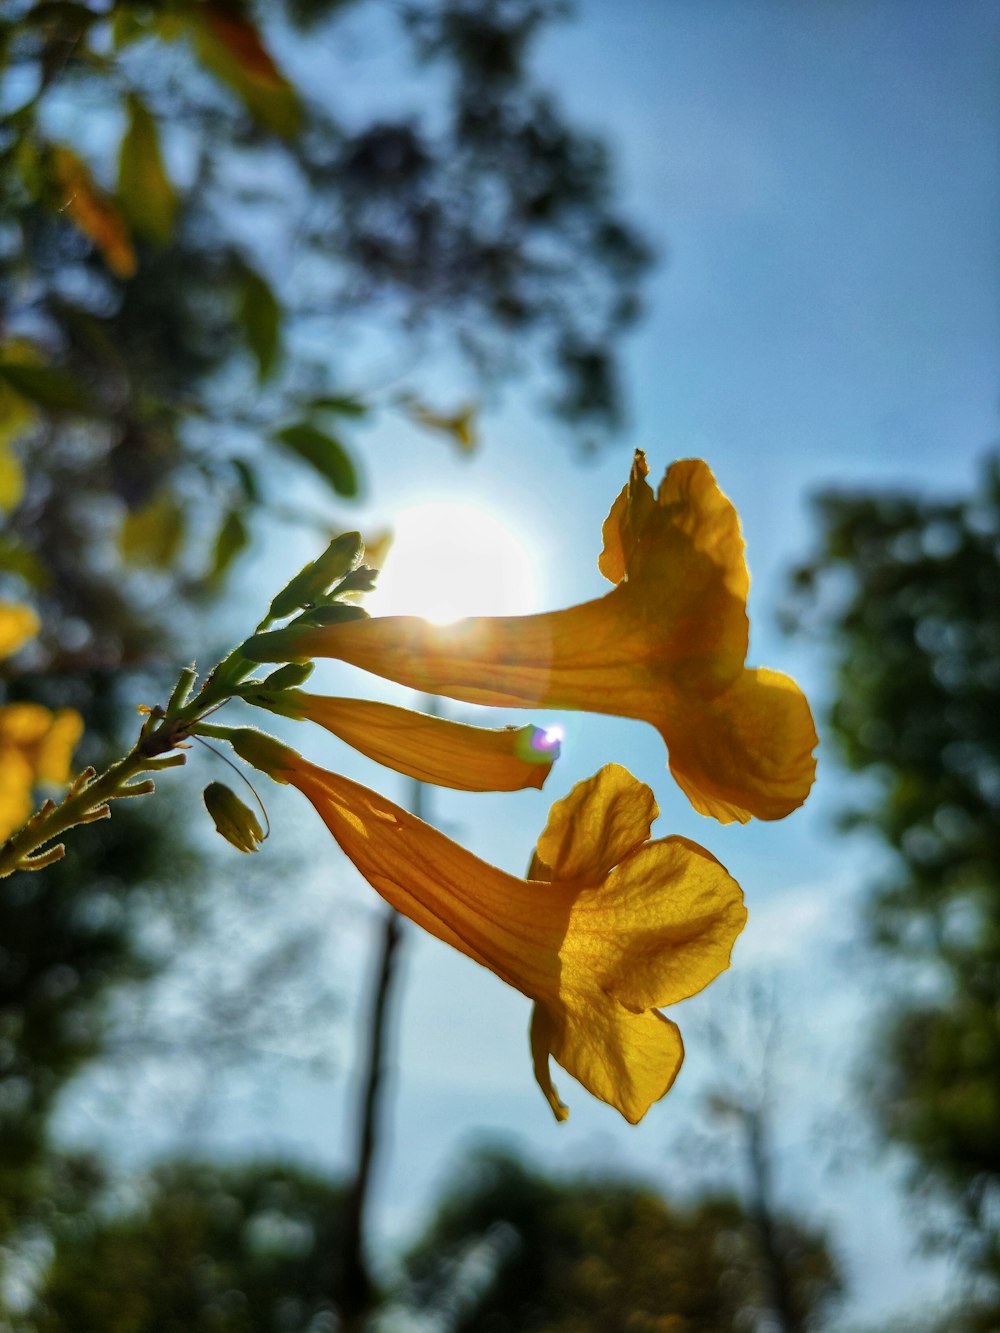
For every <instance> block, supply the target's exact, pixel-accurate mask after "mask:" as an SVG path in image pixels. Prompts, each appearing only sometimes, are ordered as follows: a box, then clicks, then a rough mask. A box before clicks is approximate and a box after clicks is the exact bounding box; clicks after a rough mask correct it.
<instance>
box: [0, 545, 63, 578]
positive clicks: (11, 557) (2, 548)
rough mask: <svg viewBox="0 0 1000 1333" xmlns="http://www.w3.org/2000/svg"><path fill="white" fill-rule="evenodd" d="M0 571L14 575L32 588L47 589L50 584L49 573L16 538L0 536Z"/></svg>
mask: <svg viewBox="0 0 1000 1333" xmlns="http://www.w3.org/2000/svg"><path fill="white" fill-rule="evenodd" d="M0 569H2V570H4V572H5V573H8V574H16V575H17V576H18V577H19V578H22V579H24V581H25V583H28V584H30V585H31V586H32V587H34V588H47V587H48V586H49V584H50V583H51V578H50V575H49V571H48V570H47V569H46V568H45V566H44V565H43V564H42V562H41V560H39V558H38V556H37V555H35V553H34V551H30V550H29V549H28V548H27V547H26V546H25V545H24V544H23V543H22V542H20V541H19V540H18V539H17V538H16V537H10V536H0Z"/></svg>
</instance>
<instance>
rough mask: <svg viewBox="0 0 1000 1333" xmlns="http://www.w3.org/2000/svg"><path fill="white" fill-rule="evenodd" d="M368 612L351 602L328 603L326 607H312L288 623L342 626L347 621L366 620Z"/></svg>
mask: <svg viewBox="0 0 1000 1333" xmlns="http://www.w3.org/2000/svg"><path fill="white" fill-rule="evenodd" d="M368 618H369V616H368V612H367V611H366V610H365V608H364V607H363V606H355V605H354V604H353V603H352V602H330V603H328V604H327V605H326V606H312V607H310V608H309V610H308V611H303V612H302V614H301V615H300V616H296V617H295V619H294V620H293V621H291V622H290V623H291V624H292V625H311V626H316V625H342V624H343V623H344V622H345V621H347V620H367V619H368Z"/></svg>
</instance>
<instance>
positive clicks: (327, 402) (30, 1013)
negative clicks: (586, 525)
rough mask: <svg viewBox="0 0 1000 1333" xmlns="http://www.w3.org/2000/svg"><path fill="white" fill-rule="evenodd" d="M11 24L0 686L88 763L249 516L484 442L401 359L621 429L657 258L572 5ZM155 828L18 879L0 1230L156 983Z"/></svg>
mask: <svg viewBox="0 0 1000 1333" xmlns="http://www.w3.org/2000/svg"><path fill="white" fill-rule="evenodd" d="M0 8H2V11H3V12H2V14H0V510H2V511H3V513H4V514H5V516H6V517H5V522H4V526H3V531H2V533H0V592H2V593H3V595H4V596H5V597H11V598H27V599H29V600H30V601H31V602H32V603H33V604H34V605H35V606H36V607H37V608H38V610H39V611H40V613H41V617H42V622H43V632H42V637H41V639H40V641H39V643H38V644H37V645H34V646H32V647H30V648H29V649H26V650H25V651H24V653H22V655H21V656H20V657H18V658H17V659H16V662H7V663H5V664H4V668H3V682H4V695H5V697H6V698H7V699H8V700H15V699H17V700H21V699H24V700H36V701H38V702H41V703H45V704H47V705H50V706H52V707H60V706H74V707H77V708H78V709H80V710H81V711H82V712H83V713H84V715H85V718H86V721H87V737H88V739H87V747H86V748H85V750H84V752H83V755H82V758H83V760H84V761H87V760H93V761H94V762H100V761H101V759H102V757H104V755H105V754H106V750H105V748H104V747H105V742H106V741H107V740H108V739H109V738H111V739H112V740H113V739H114V733H115V730H116V728H117V726H118V725H119V724H120V719H121V718H122V717H123V716H124V712H125V710H124V709H123V703H124V702H125V700H126V698H129V699H130V700H131V702H134V699H135V697H136V696H135V688H136V687H135V676H134V672H135V671H136V670H142V671H144V672H145V673H147V677H156V676H157V675H158V674H160V668H161V665H162V666H163V667H165V668H166V671H173V670H175V669H176V665H177V662H178V659H179V658H181V656H182V654H183V655H185V656H186V655H188V654H190V652H191V651H192V648H193V640H194V638H195V633H194V625H195V623H198V624H200V629H199V630H198V639H199V643H198V649H199V655H200V656H201V657H203V658H204V656H206V655H207V653H206V649H207V648H210V647H211V645H210V644H209V645H206V643H205V642H204V635H205V632H206V621H205V619H204V618H202V619H201V621H200V622H196V617H197V616H198V615H199V614H200V613H201V612H203V611H204V609H205V607H206V605H207V604H208V603H209V602H210V600H211V599H216V601H215V605H218V601H217V599H218V596H219V594H220V593H221V591H222V590H223V588H224V585H225V579H226V576H227V574H228V573H229V571H230V570H231V568H232V566H233V563H234V561H235V560H236V559H237V558H238V557H239V556H240V555H241V553H243V552H245V551H246V550H247V549H248V548H249V546H250V545H251V544H252V541H253V538H254V535H255V533H257V532H258V531H259V530H260V527H261V523H262V521H263V520H264V519H265V518H266V519H267V520H268V521H270V522H272V523H274V522H281V521H287V520H289V519H291V520H293V521H294V522H296V523H298V524H301V523H303V522H307V523H312V524H314V525H315V526H316V527H317V528H318V529H321V530H322V531H323V532H324V533H326V532H328V531H329V529H331V528H333V529H338V528H339V527H341V526H343V524H341V523H339V522H338V521H337V520H336V518H335V516H334V514H333V508H332V506H336V505H339V504H340V503H341V502H349V501H350V500H352V499H353V498H354V497H355V496H356V495H357V494H358V492H359V489H360V487H361V485H362V479H361V468H360V465H359V462H358V458H357V453H356V450H355V448H354V446H353V444H352V438H351V437H352V433H353V432H354V431H355V430H356V429H357V428H358V425H359V423H361V422H363V420H364V419H365V417H366V416H368V415H370V414H371V413H372V412H373V411H375V410H376V409H377V410H383V411H389V412H396V413H399V414H401V415H402V417H403V418H405V419H407V420H408V421H410V422H412V423H414V425H415V426H416V427H418V428H423V429H426V430H430V431H435V432H437V433H439V434H443V435H444V436H446V437H447V438H448V439H449V440H451V441H452V442H453V444H454V445H455V447H457V448H459V449H460V450H463V451H468V450H469V449H470V447H471V446H472V444H473V442H474V436H475V422H474V413H473V411H472V409H471V408H469V407H468V405H467V404H466V403H465V402H462V401H456V402H449V403H447V404H443V405H442V404H429V403H427V402H426V401H425V400H424V395H423V394H421V392H420V385H419V382H416V383H415V382H414V379H413V371H414V368H415V367H416V369H417V374H419V365H420V356H421V353H422V352H424V351H435V350H436V351H441V350H442V349H443V350H444V351H445V352H446V354H447V355H448V356H449V364H450V365H452V367H453V368H455V369H456V374H457V368H458V367H460V366H463V365H464V366H465V367H467V368H468V369H469V371H470V375H469V377H468V378H469V381H470V384H471V385H473V386H474V385H475V384H477V383H478V384H480V385H489V384H495V383H498V382H499V381H500V380H502V379H503V378H505V377H507V376H509V375H516V374H520V375H523V376H527V377H529V378H532V379H534V380H535V381H536V382H540V387H541V388H542V390H543V392H544V393H545V394H546V395H547V402H548V406H549V407H550V408H551V409H552V410H554V411H555V412H557V413H558V414H561V415H562V416H564V417H565V418H566V419H567V420H568V421H569V422H570V423H572V424H573V426H574V427H575V428H578V429H579V430H581V431H583V430H586V431H589V430H591V429H596V430H601V429H607V428H608V427H610V426H611V425H612V424H613V423H614V421H615V419H616V415H617V411H618V406H619V404H618V397H617V386H616V375H615V357H616V344H617V339H618V336H619V335H620V333H621V332H622V331H623V330H624V329H625V328H626V327H627V326H628V324H629V323H630V322H631V320H632V319H633V317H634V316H635V314H636V311H637V309H638V292H639V287H640V283H641V279H642V276H643V274H644V272H645V269H646V267H647V264H648V255H647V252H646V249H645V247H644V245H643V244H642V243H641V241H640V240H639V238H638V237H637V235H636V233H635V231H634V230H633V229H632V228H631V227H630V226H629V225H628V224H627V223H626V222H624V221H623V220H622V219H621V218H620V217H619V215H618V212H617V209H616V207H615V203H614V196H613V192H612V188H611V177H610V163H609V159H608V156H607V154H606V152H605V150H604V148H603V147H602V145H601V144H600V143H598V142H597V141H596V140H594V139H592V138H591V137H590V136H588V135H586V134H583V133H580V132H579V131H578V130H577V129H575V128H574V127H573V126H571V125H570V124H568V123H567V122H566V121H565V119H564V118H563V116H562V115H561V114H560V111H559V109H558V107H557V106H556V104H555V102H554V100H553V98H552V97H551V95H550V94H549V93H548V92H547V91H546V90H545V89H544V88H542V87H540V86H539V85H538V84H537V82H536V80H535V78H534V76H533V74H532V71H531V65H530V51H531V45H532V42H533V41H534V40H535V38H536V37H537V35H538V34H539V33H540V32H541V31H542V30H543V29H544V28H545V26H546V25H548V24H549V23H550V22H551V21H552V20H554V19H555V18H556V17H557V16H558V15H559V14H560V13H561V12H562V9H563V6H562V5H561V4H560V3H558V0H412V2H408V3H404V4H402V5H400V6H398V7H396V8H395V9H392V10H391V11H387V10H386V9H385V7H383V6H380V5H378V4H376V3H374V0H277V2H276V3H272V4H266V5H265V4H258V5H256V6H254V5H253V4H251V3H249V0H102V2H101V3H97V2H96V0H11V2H10V3H8V4H5V5H3V6H2V7H0ZM350 24H354V25H355V28H354V31H355V33H357V32H359V31H361V30H362V25H366V24H367V25H371V31H372V32H375V33H376V34H380V35H379V36H378V37H377V40H379V41H383V42H389V41H391V42H392V43H393V44H394V47H395V59H396V63H397V64H398V66H399V74H400V78H401V79H402V78H403V76H404V75H405V74H406V72H407V66H408V65H410V66H412V69H413V70H418V71H419V88H418V91H417V93H416V94H414V96H413V98H412V99H411V100H410V101H409V102H408V101H407V98H406V97H405V96H404V95H403V91H402V85H401V86H396V85H395V84H394V85H393V86H392V87H387V88H386V89H385V95H384V96H381V95H377V94H376V93H375V92H374V86H375V82H377V81H373V80H372V79H371V78H370V77H369V74H368V71H367V70H366V69H365V67H364V65H363V62H362V61H360V60H359V62H358V64H357V68H356V70H354V71H353V72H352V71H351V66H350V59H349V58H348V57H342V58H341V59H340V60H338V61H337V70H338V77H337V78H336V79H331V78H330V77H329V71H328V68H327V66H328V64H329V62H328V60H327V56H326V52H328V51H329V52H337V49H338V46H339V44H340V43H341V38H342V34H343V33H344V32H345V25H350ZM364 30H365V31H367V30H368V29H367V28H366V29H364ZM400 38H402V40H403V43H404V45H403V46H402V47H400V45H399V42H400ZM350 41H351V38H350V35H349V34H348V44H350ZM355 45H356V43H355ZM279 51H280V53H281V54H280V61H279V58H278V56H277V55H276V54H275V53H277V52H279ZM345 70H347V71H348V75H347V77H344V71H345ZM431 72H436V74H435V77H433V78H429V77H428V74H429V73H431ZM359 108H361V109H359ZM373 331H374V333H375V335H377V340H378V347H379V354H378V356H379V359H380V361H381V362H382V364H384V363H385V362H386V361H387V360H388V361H390V363H391V365H392V382H391V383H386V384H384V385H383V386H382V387H381V388H379V387H376V388H375V389H371V388H368V389H366V390H365V391H364V392H357V391H353V392H352V390H357V387H358V382H359V380H360V379H361V378H362V377H363V378H364V379H365V381H366V383H368V384H371V383H372V382H373V381H377V379H378V377H379V375H380V374H381V375H382V376H383V377H384V372H373V370H372V363H371V361H370V360H365V359H362V358H360V357H359V356H356V355H354V354H353V351H352V349H353V348H354V347H356V346H357V345H358V344H359V343H362V344H366V342H367V341H370V340H371V337H372V334H373ZM400 366H402V367H404V368H405V369H406V370H407V372H408V373H406V374H404V373H402V372H401V371H400ZM539 367H542V368H543V370H542V371H541V373H539V370H538V368H539ZM467 392H471V389H468V388H463V390H462V393H463V395H464V394H466V393H467ZM296 470H298V475H299V478H300V479H308V478H310V477H311V478H312V479H314V480H315V481H316V483H317V495H318V503H316V504H315V505H313V506H312V507H311V509H309V510H308V511H307V509H306V506H304V505H303V504H296V505H294V506H292V505H290V504H289V503H288V502H287V499H286V496H287V493H288V490H289V483H290V482H293V481H294V478H295V473H296ZM295 491H296V494H298V495H302V494H303V487H302V486H297V487H295ZM130 673H132V674H131V675H130ZM163 674H166V672H164V673H163ZM157 688H158V687H157V685H156V684H155V683H154V682H152V681H149V680H148V679H147V682H146V683H145V684H144V686H143V689H144V690H145V697H148V698H152V697H155V694H156V690H157ZM139 697H143V696H142V695H140V696H139ZM166 836H167V835H166V834H165V832H164V824H163V823H162V822H161V820H160V815H159V814H153V815H151V816H150V815H147V814H146V812H145V811H144V810H142V809H141V808H140V809H136V810H134V811H133V812H132V814H131V818H130V819H128V820H126V819H125V818H124V815H123V814H116V817H115V820H114V821H112V824H110V825H108V826H102V827H100V828H98V827H95V829H93V830H91V831H89V832H88V836H87V838H86V839H80V840H79V841H80V843H81V844H84V843H86V844H87V846H86V847H84V846H82V845H81V847H80V848H79V849H78V850H76V851H75V853H74V857H73V859H72V860H70V859H68V860H67V862H66V863H65V864H64V866H63V867H57V868H56V869H54V870H53V871H50V872H47V874H46V875H45V876H44V877H39V879H38V882H37V883H36V882H35V880H34V879H32V880H31V882H25V881H24V880H23V878H19V879H17V880H15V881H9V882H8V884H7V885H6V886H5V890H4V893H5V897H4V901H3V903H2V904H0V931H2V933H0V939H2V940H3V947H2V949H0V1078H2V1079H4V1080H5V1081H4V1082H3V1084H2V1092H3V1097H4V1100H3V1107H2V1110H0V1140H2V1141H0V1161H2V1163H3V1173H4V1179H3V1183H4V1186H5V1195H4V1197H5V1200H7V1202H8V1205H9V1206H8V1207H7V1210H6V1211H5V1212H4V1214H3V1217H2V1218H0V1230H2V1229H3V1228H7V1229H8V1230H9V1229H10V1228H12V1227H14V1226H15V1225H16V1224H17V1222H18V1219H22V1220H23V1219H24V1218H27V1217H30V1216H32V1215H33V1212H32V1210H33V1209H34V1208H35V1206H36V1204H37V1203H38V1202H39V1197H40V1195H39V1191H41V1192H42V1193H44V1190H45V1188H47V1187H46V1185H45V1180H46V1178H47V1168H46V1166H45V1159H46V1153H47V1152H48V1148H47V1146H46V1145H47V1122H48V1118H49V1116H50V1114H51V1112H52V1110H53V1108H54V1106H55V1104H56V1099H57V1096H58V1093H59V1091H60V1089H61V1088H62V1087H63V1085H64V1083H65V1082H66V1080H67V1079H68V1078H69V1077H70V1076H71V1075H72V1074H73V1072H74V1071H75V1070H77V1069H78V1068H79V1067H80V1065H81V1063H82V1062H83V1061H85V1060H86V1059H87V1058H89V1057H92V1056H94V1055H97V1054H99V1053H100V1052H101V1050H102V1049H103V1046H104V1043H105V1042H106V1038H107V1031H106V1028H105V1027H104V1026H103V1025H102V1019H101V1016H102V1014H103V1013H104V1012H105V1007H106V1004H107V1000H108V997H109V995H110V994H111V993H112V991H113V990H114V988H115V987H116V986H117V985H119V984H120V983H121V982H122V981H124V980H126V979H129V978H133V979H134V978H135V977H137V976H140V975H143V974H147V973H149V972H151V971H152V970H153V966H154V964H153V960H152V959H151V958H150V957H149V956H147V955H146V954H145V953H144V951H143V949H142V947H141V945H140V944H139V942H138V938H137V934H136V931H135V929H134V926H135V921H134V919H133V918H134V914H133V913H132V911H131V908H130V907H129V904H130V903H137V904H141V903H142V901H144V899H143V893H142V889H143V886H144V885H148V884H149V883H150V882H151V877H152V879H153V880H158V879H170V878H171V876H172V877H173V881H174V883H175V885H176V883H177V882H179V881H180V880H181V879H182V878H183V876H181V875H180V874H179V873H178V866H179V865H180V864H181V863H182V862H183V861H184V857H185V856H186V855H187V854H186V853H185V851H184V848H183V845H182V842H181V840H180V834H179V833H178V829H177V827H174V828H172V829H171V830H170V832H169V840H170V841H169V851H167V850H166V849H164V845H163V844H164V841H165V838H166ZM191 876H192V872H191V869H190V863H188V872H187V878H189V879H190V878H191ZM279 947H280V945H279ZM19 1173H20V1174H19Z"/></svg>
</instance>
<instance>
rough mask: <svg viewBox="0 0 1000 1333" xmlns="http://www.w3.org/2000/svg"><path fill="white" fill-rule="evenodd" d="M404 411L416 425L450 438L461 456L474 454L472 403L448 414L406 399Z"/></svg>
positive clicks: (476, 439) (473, 405) (475, 438)
mask: <svg viewBox="0 0 1000 1333" xmlns="http://www.w3.org/2000/svg"><path fill="white" fill-rule="evenodd" d="M406 409H407V411H408V413H409V415H410V417H411V418H412V419H413V420H414V421H415V422H417V424H418V425H420V426H426V428H427V429H428V430H434V431H439V432H440V433H441V434H443V435H448V436H450V437H451V438H452V439H453V440H454V441H455V443H456V444H457V445H458V447H459V450H460V451H461V452H462V453H463V454H471V453H474V452H475V448H476V444H477V443H478V432H477V428H476V415H477V413H476V406H475V404H474V403H466V404H464V406H462V407H460V408H459V409H458V411H457V412H452V413H450V414H449V413H446V412H436V411H435V410H434V409H433V408H431V407H428V406H427V405H426V404H425V403H421V402H417V401H416V400H414V399H408V400H406Z"/></svg>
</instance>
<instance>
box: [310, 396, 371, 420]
mask: <svg viewBox="0 0 1000 1333" xmlns="http://www.w3.org/2000/svg"><path fill="white" fill-rule="evenodd" d="M309 406H310V407H311V408H314V409H315V410H316V411H317V412H336V413H337V415H338V416H342V417H363V416H366V415H367V413H368V404H367V403H362V402H359V401H358V399H357V398H348V397H346V396H344V395H341V394H332V395H328V394H321V395H320V396H319V397H318V398H311V399H310V400H309Z"/></svg>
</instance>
